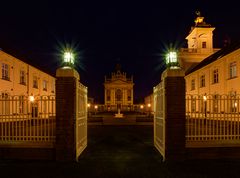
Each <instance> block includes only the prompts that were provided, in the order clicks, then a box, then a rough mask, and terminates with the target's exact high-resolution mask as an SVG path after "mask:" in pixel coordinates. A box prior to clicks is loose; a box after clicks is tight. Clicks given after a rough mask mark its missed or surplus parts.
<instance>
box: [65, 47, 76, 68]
mask: <svg viewBox="0 0 240 178" xmlns="http://www.w3.org/2000/svg"><path fill="white" fill-rule="evenodd" d="M63 61H64V66H68V67H73V65H74V54H73V53H72V50H66V51H65V52H64V54H63Z"/></svg>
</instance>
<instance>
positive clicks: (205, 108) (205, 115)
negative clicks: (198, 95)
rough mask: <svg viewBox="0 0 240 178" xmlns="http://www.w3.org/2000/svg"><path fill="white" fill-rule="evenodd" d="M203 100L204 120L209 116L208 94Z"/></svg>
mask: <svg viewBox="0 0 240 178" xmlns="http://www.w3.org/2000/svg"><path fill="white" fill-rule="evenodd" d="M203 101H204V121H205V120H206V117H207V96H206V94H205V95H204V96H203Z"/></svg>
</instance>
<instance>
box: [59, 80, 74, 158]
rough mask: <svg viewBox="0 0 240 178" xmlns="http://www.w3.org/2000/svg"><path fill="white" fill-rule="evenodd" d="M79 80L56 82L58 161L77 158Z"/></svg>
mask: <svg viewBox="0 0 240 178" xmlns="http://www.w3.org/2000/svg"><path fill="white" fill-rule="evenodd" d="M77 83H78V80H77V78H75V77H74V76H73V77H57V81H56V160H58V161H73V160H75V158H76V146H75V145H76V139H75V123H76V92H77V91H76V89H77Z"/></svg>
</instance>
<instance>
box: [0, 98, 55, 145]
mask: <svg viewBox="0 0 240 178" xmlns="http://www.w3.org/2000/svg"><path fill="white" fill-rule="evenodd" d="M55 116H56V112H55V96H36V97H33V96H7V95H4V96H2V97H1V98H0V146H8V145H12V146H14V145H15V146H22V147H24V146H29V145H31V146H34V145H37V146H40V145H42V146H43V147H52V146H53V144H54V142H55V130H56V129H55V128H56V126H55V125H56V120H55Z"/></svg>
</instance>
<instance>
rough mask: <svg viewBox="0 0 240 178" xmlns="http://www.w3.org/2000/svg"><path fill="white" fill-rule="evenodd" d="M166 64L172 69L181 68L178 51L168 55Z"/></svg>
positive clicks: (170, 52)
mask: <svg viewBox="0 0 240 178" xmlns="http://www.w3.org/2000/svg"><path fill="white" fill-rule="evenodd" d="M166 64H167V66H168V67H170V68H175V67H179V64H178V58H177V52H176V51H169V52H168V53H167V55H166Z"/></svg>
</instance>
